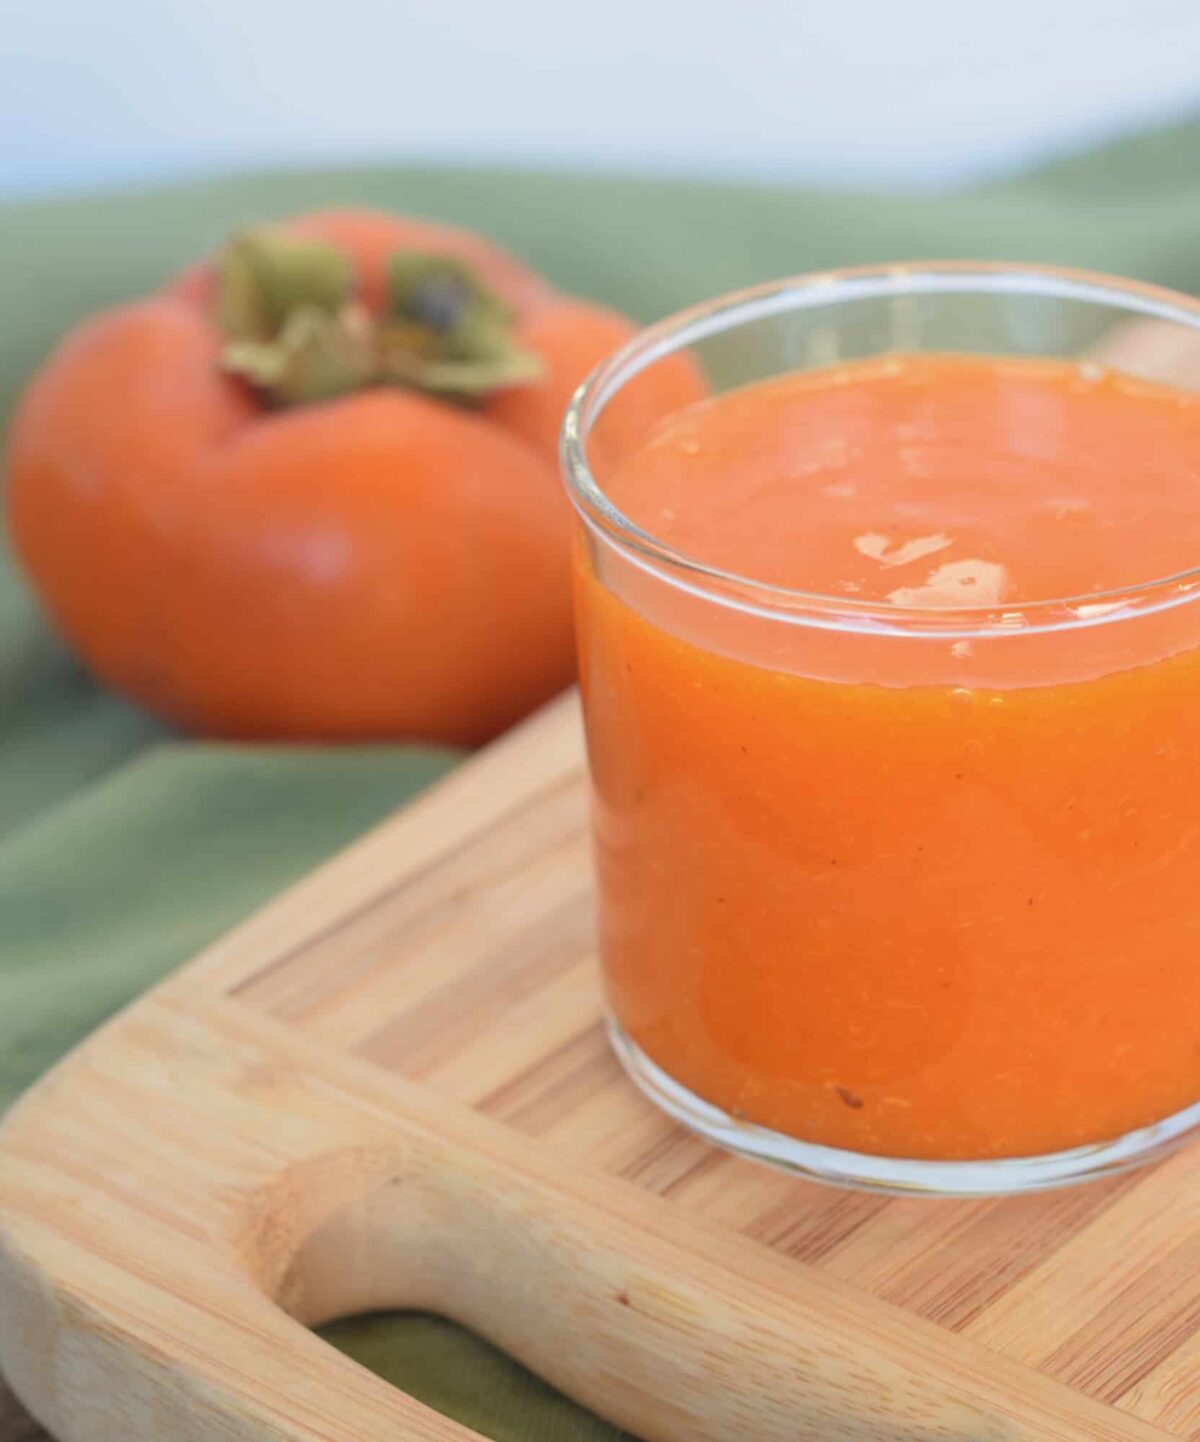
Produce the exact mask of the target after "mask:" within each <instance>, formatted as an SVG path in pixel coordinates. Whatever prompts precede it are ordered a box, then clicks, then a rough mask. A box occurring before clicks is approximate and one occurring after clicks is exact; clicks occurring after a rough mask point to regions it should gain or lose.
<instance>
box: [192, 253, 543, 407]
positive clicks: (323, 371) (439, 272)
mask: <svg viewBox="0 0 1200 1442" xmlns="http://www.w3.org/2000/svg"><path fill="white" fill-rule="evenodd" d="M353 290H354V281H353V271H352V268H351V266H350V262H349V260H348V258H347V257H346V256H345V255H344V254H343V253H342V252H341V251H339V250H338V249H337V248H336V247H335V246H332V245H328V244H326V243H324V242H323V241H314V240H308V239H305V238H302V237H297V236H293V235H289V234H288V233H287V232H286V231H283V230H279V229H274V228H270V227H263V228H259V229H256V230H252V231H246V232H244V233H242V234H240V235H237V236H234V237H233V238H232V239H231V240H230V241H229V242H228V244H227V245H226V247H225V249H224V251H223V252H222V254H221V257H220V259H219V261H218V264H217V299H216V319H217V324H218V326H219V327H220V329H221V332H222V334H223V336H224V338H225V345H224V348H223V350H222V353H221V363H222V365H223V366H224V368H225V369H226V370H227V371H229V372H231V373H232V374H235V375H240V376H242V377H243V378H244V379H245V380H247V381H248V382H249V383H250V384H251V385H253V386H254V387H255V388H256V389H257V390H258V391H259V392H260V393H261V394H262V395H263V396H264V397H265V398H266V399H268V400H269V401H271V402H273V403H274V404H276V405H285V406H287V405H302V404H305V403H309V402H313V401H319V400H327V399H330V398H332V397H334V396H338V395H344V394H346V393H348V392H350V391H355V390H360V389H363V388H365V387H367V386H380V385H399V386H407V387H410V388H412V389H415V390H419V391H423V392H425V393H427V394H430V395H435V396H440V397H442V398H444V399H446V400H454V401H459V402H462V403H471V402H478V401H480V400H482V399H484V398H485V397H486V396H488V395H490V394H491V393H492V392H493V391H497V390H501V389H504V388H506V387H510V386H516V385H522V384H527V383H528V382H530V381H532V380H536V379H537V377H538V376H539V375H540V374H541V370H542V367H541V362H540V360H539V359H538V357H537V356H536V355H534V354H533V352H531V351H528V350H526V349H524V348H522V347H521V346H519V345H518V344H516V342H515V341H514V339H513V334H512V328H513V316H512V312H511V311H510V310H509V308H508V307H507V306H506V305H505V304H504V303H503V301H501V300H500V298H499V297H498V296H497V295H495V293H494V292H492V291H491V290H489V289H488V288H487V287H486V286H485V285H484V284H483V283H482V282H481V281H480V280H479V278H478V277H477V276H476V274H475V273H474V271H473V270H472V269H471V268H470V267H469V266H468V265H466V264H465V263H463V262H462V261H459V260H456V259H454V258H452V257H449V256H438V255H430V254H425V253H424V252H415V251H402V252H397V253H396V254H395V255H393V256H392V257H391V258H390V259H389V262H388V270H387V298H386V303H385V306H384V309H383V311H382V313H380V314H378V315H374V314H372V313H370V312H369V311H368V310H367V309H366V307H365V306H363V305H362V304H361V303H360V302H358V301H356V300H355V299H354V298H353Z"/></svg>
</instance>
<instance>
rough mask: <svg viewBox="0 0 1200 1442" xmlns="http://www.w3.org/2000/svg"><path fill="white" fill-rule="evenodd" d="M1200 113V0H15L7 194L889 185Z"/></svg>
mask: <svg viewBox="0 0 1200 1442" xmlns="http://www.w3.org/2000/svg"><path fill="white" fill-rule="evenodd" d="M1193 105H1200V0H1121V3H1115V0H671V3H667V0H590V3H588V4H586V5H585V4H580V3H578V0H324V3H320V4H318V3H314V0H43V3H36V0H0V138H2V140H3V144H2V145H0V193H8V194H14V193H22V192H32V191H43V190H53V189H61V188H65V187H75V186H80V185H93V184H97V183H107V182H110V181H115V180H127V179H149V178H157V177H160V176H163V175H173V174H180V173H191V172H196V171H205V170H213V169H220V168H228V167H230V166H246V165H252V164H257V163H261V162H264V161H277V160H285V161H286V160H291V161H300V160H307V159H327V158H343V157H369V158H388V157H413V156H416V157H428V158H430V159H439V158H447V157H472V158H485V159H495V158H508V159H515V160H524V161H535V162H558V163H562V162H567V163H571V164H579V163H591V164H598V165H603V166H606V167H610V168H611V167H615V166H619V167H626V168H628V167H639V168H645V167H650V168H655V169H668V170H689V171H707V172H710V173H716V174H729V173H743V174H768V175H786V176H802V177H809V178H817V179H825V180H829V179H833V180H839V181H841V180H845V181H852V182H869V183H883V184H890V183H906V182H912V181H920V182H946V181H952V180H956V179H960V178H963V177H968V176H973V175H981V174H986V173H988V172H990V171H994V170H996V169H998V168H1004V167H1006V166H1009V165H1012V164H1015V163H1019V162H1020V161H1022V160H1025V159H1028V158H1031V157H1033V156H1035V155H1038V154H1042V153H1045V152H1046V151H1048V150H1055V149H1060V148H1063V147H1064V146H1071V145H1073V144H1076V143H1078V142H1081V141H1085V140H1088V139H1092V138H1099V137H1101V136H1104V135H1107V134H1109V133H1111V132H1112V131H1114V130H1116V129H1119V128H1121V127H1123V126H1124V125H1126V124H1128V123H1131V122H1133V123H1137V122H1146V121H1151V122H1153V121H1157V120H1163V119H1169V118H1172V117H1174V116H1176V115H1178V114H1180V113H1182V112H1183V111H1186V110H1189V109H1191V108H1192V107H1193Z"/></svg>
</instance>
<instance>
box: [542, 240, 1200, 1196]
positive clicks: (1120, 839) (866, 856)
mask: <svg viewBox="0 0 1200 1442" xmlns="http://www.w3.org/2000/svg"><path fill="white" fill-rule="evenodd" d="M922 351H924V352H936V353H956V354H962V353H970V352H975V353H980V354H986V355H989V356H1040V357H1055V358H1067V359H1073V360H1077V361H1078V363H1079V364H1080V365H1081V366H1083V367H1087V366H1088V365H1091V364H1095V363H1097V362H1102V363H1103V364H1105V365H1107V366H1110V367H1113V368H1116V369H1119V370H1121V371H1124V372H1127V373H1129V374H1131V375H1133V376H1137V377H1142V378H1145V379H1148V380H1153V381H1158V382H1168V383H1171V384H1174V385H1177V386H1182V387H1187V386H1188V384H1189V376H1190V377H1191V378H1193V379H1195V380H1197V381H1200V304H1198V303H1197V302H1196V301H1194V300H1192V299H1190V298H1187V297H1184V296H1179V295H1173V294H1171V293H1169V292H1166V291H1162V290H1159V289H1156V288H1153V287H1149V286H1144V285H1139V284H1134V283H1131V282H1127V281H1122V280H1114V279H1110V278H1107V277H1102V276H1094V275H1087V274H1081V273H1075V272H1068V271H1063V270H1054V269H1049V268H1039V267H1030V266H1005V265H984V264H953V263H950V264H941V263H939V264H912V265H894V266H881V267H872V268H863V269H856V270H847V271H842V272H836V273H830V274H821V275H812V276H804V277H800V278H798V279H792V280H786V281H782V282H779V283H776V284H770V285H766V286H760V287H757V288H753V289H749V290H746V291H742V292H740V293H738V294H735V295H732V296H728V297H724V298H722V299H719V300H716V301H712V302H710V303H708V304H705V305H701V306H698V307H696V308H694V309H692V310H689V311H686V312H684V313H683V314H681V315H678V316H675V317H673V318H671V319H669V320H666V321H664V322H662V323H661V324H658V325H656V326H654V327H652V328H651V329H649V330H647V331H645V332H644V333H643V334H642V335H641V336H639V337H638V338H636V339H635V340H634V341H633V342H631V343H630V344H629V345H627V346H626V347H625V348H624V349H623V350H621V351H620V352H619V353H617V354H616V355H615V356H613V357H612V358H611V359H610V360H609V361H608V362H607V363H605V364H604V365H603V366H601V367H600V369H599V370H598V371H597V372H595V373H594V374H593V375H592V376H591V378H590V379H589V380H588V381H587V382H586V383H585V384H584V386H583V387H581V389H580V390H579V392H578V393H577V394H576V396H575V397H574V399H573V401H572V404H571V406H570V409H569V411H568V414H567V417H566V422H565V427H564V432H563V441H562V457H563V464H564V468H565V473H566V481H567V486H568V490H569V494H570V497H571V500H572V502H573V505H574V508H575V512H576V516H577V527H576V531H577V540H576V548H575V585H576V616H577V627H578V643H579V655H580V675H581V686H582V691H583V699H584V714H585V721H586V729H587V744H588V757H589V766H590V773H591V780H592V794H593V834H594V847H595V866H596V878H597V890H598V916H599V922H598V924H599V942H600V955H601V963H602V968H603V974H604V982H605V990H606V995H607V1004H608V1008H609V1024H610V1028H611V1035H612V1041H613V1045H614V1047H615V1049H616V1052H617V1054H618V1056H619V1057H620V1059H621V1061H622V1063H623V1064H624V1066H625V1067H626V1069H627V1071H628V1072H629V1074H630V1076H631V1077H632V1078H633V1080H634V1081H635V1082H636V1083H637V1085H638V1086H639V1087H641V1089H642V1090H643V1091H644V1092H645V1093H646V1095H647V1096H649V1097H650V1098H651V1099H652V1100H653V1101H655V1102H656V1103H657V1104H658V1105H659V1106H660V1107H662V1108H663V1109H664V1110H665V1111H666V1112H668V1113H669V1114H670V1115H671V1116H673V1117H675V1118H676V1119H677V1120H679V1121H680V1122H683V1123H684V1124H686V1125H687V1126H689V1127H691V1128H692V1129H693V1130H694V1131H696V1132H698V1133H700V1134H701V1135H702V1136H704V1137H706V1138H708V1139H710V1140H711V1141H713V1142H716V1143H718V1144H720V1145H722V1146H724V1147H726V1148H728V1149H729V1150H731V1151H733V1152H736V1153H740V1154H742V1155H744V1156H748V1157H753V1158H757V1159H759V1160H763V1161H767V1162H772V1163H775V1164H777V1165H781V1166H783V1167H786V1168H789V1169H792V1170H794V1171H796V1172H798V1173H801V1174H803V1175H805V1176H808V1177H812V1178H817V1179H821V1180H824V1181H831V1182H836V1183H840V1184H844V1185H853V1186H859V1187H868V1188H878V1189H885V1190H891V1191H904V1192H925V1193H944V1194H972V1193H994V1192H1020V1191H1030V1190H1036V1189H1039V1188H1043V1187H1049V1186H1054V1185H1058V1184H1062V1183H1066V1182H1072V1181H1079V1180H1083V1179H1085V1178H1089V1177H1094V1176H1098V1175H1101V1174H1104V1173H1108V1172H1112V1171H1116V1170H1120V1169H1123V1168H1126V1167H1128V1166H1131V1165H1134V1164H1136V1163H1140V1162H1144V1161H1146V1160H1148V1159H1150V1158H1152V1157H1155V1156H1157V1155H1159V1154H1160V1153H1162V1152H1164V1151H1165V1150H1167V1149H1168V1148H1170V1147H1172V1146H1174V1145H1176V1144H1178V1143H1179V1142H1180V1141H1181V1140H1183V1139H1184V1138H1185V1137H1186V1136H1187V1135H1188V1134H1190V1133H1191V1132H1193V1131H1194V1130H1195V1129H1196V1128H1197V1126H1200V1100H1198V1099H1200V962H1198V961H1197V957H1200V723H1198V722H1197V716H1200V604H1198V603H1197V598H1198V595H1200V571H1189V572H1188V573H1186V574H1181V575H1175V576H1169V577H1163V578H1153V577H1148V578H1147V580H1146V581H1145V583H1144V584H1140V585H1137V586H1135V587H1129V588H1126V589H1122V590H1120V591H1111V592H1106V593H1103V594H1096V595H1087V596H1076V597H1072V598H1068V599H1064V600H1061V601H1044V602H1037V603H1033V604H1028V605H1012V606H1000V605H998V604H997V605H992V606H990V607H989V606H981V605H975V606H959V607H954V608H952V609H939V610H928V609H920V608H916V607H907V606H896V605H887V604H882V603H876V602H856V601H855V600H854V598H853V597H851V596H845V595H841V596H831V595H824V594H817V593H810V592H806V591H803V590H790V589H784V588H781V587H779V586H775V585H769V584H763V583H761V582H760V581H757V580H756V579H755V578H754V577H753V576H737V575H732V574H728V573H725V572H722V571H720V570H717V569H714V568H713V567H711V566H707V565H705V564H702V563H701V562H699V561H697V560H696V559H694V558H691V557H689V556H688V555H687V554H685V553H684V552H682V551H680V550H677V549H673V548H672V547H671V546H669V545H667V544H665V543H663V542H662V541H660V540H658V539H656V538H655V537H654V536H653V535H651V534H649V533H648V532H647V531H645V530H643V529H640V528H639V527H638V526H637V525H635V524H633V523H632V522H631V521H630V520H629V519H628V518H627V517H625V516H624V515H623V514H622V513H621V512H620V511H619V510H618V509H617V508H616V507H615V506H614V504H613V503H612V502H611V501H610V499H609V498H608V496H607V495H606V489H605V487H606V478H607V477H610V476H611V475H612V474H613V468H614V467H617V466H619V465H621V463H622V462H623V460H624V459H625V458H626V457H627V456H628V455H629V454H630V453H631V452H632V451H633V450H634V449H636V447H637V446H638V445H640V443H641V441H642V440H644V438H645V437H646V435H647V434H648V433H649V431H650V430H651V429H652V428H653V426H654V425H655V424H656V423H657V422H658V421H659V420H660V419H662V415H663V411H664V409H665V408H666V402H664V401H663V400H662V399H661V398H662V397H664V396H667V395H670V394H675V395H678V394H679V390H680V388H679V386H678V385H672V384H670V383H669V382H670V380H671V377H672V375H673V376H674V377H675V379H676V380H678V379H679V377H680V376H685V377H686V376H690V377H692V378H693V379H694V382H695V387H696V389H697V390H699V389H700V387H701V386H702V387H703V390H704V392H705V393H707V394H719V393H721V392H724V391H728V390H731V389H733V388H737V387H742V386H745V385H747V384H748V383H752V382H755V381H760V380H764V379H768V378H770V377H774V376H777V375H780V374H783V373H787V372H794V371H798V370H805V369H808V368H812V367H819V366H828V365H830V364H832V363H841V362H846V361H851V360H856V359H862V358H868V357H875V356H884V355H886V354H888V353H894V352H904V353H913V352H922ZM685 389H686V387H685ZM829 440H830V442H831V443H834V444H836V443H837V441H838V437H837V436H836V435H834V436H830V437H829ZM1070 461H1071V458H1070V456H1069V455H1063V456H1062V457H1061V463H1062V465H1063V466H1069V465H1070ZM1137 483H1138V480H1137V477H1136V476H1131V477H1130V485H1131V486H1133V485H1137ZM683 503H684V504H686V499H685V501H684V502H683ZM1162 523H1163V524H1164V525H1170V524H1171V519H1170V517H1169V516H1164V517H1163V522H1162ZM1197 553H1198V555H1197V559H1198V561H1200V537H1198V538H1197Z"/></svg>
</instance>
